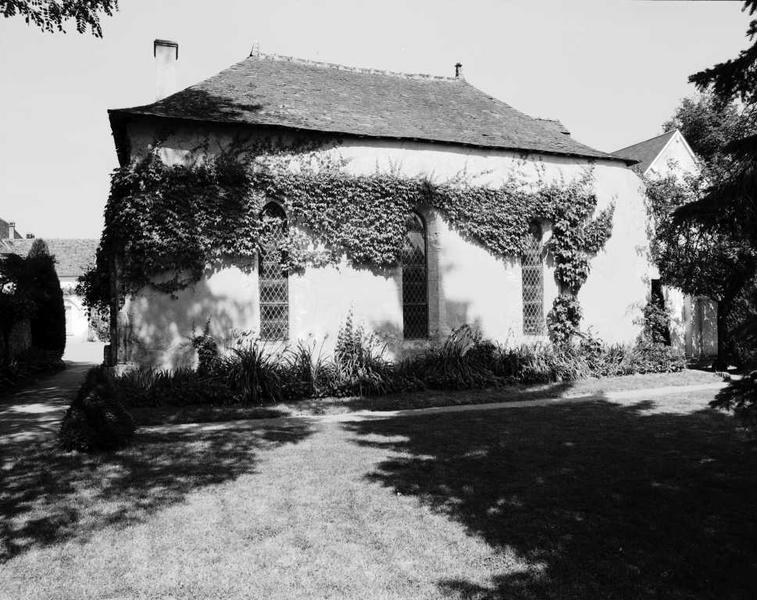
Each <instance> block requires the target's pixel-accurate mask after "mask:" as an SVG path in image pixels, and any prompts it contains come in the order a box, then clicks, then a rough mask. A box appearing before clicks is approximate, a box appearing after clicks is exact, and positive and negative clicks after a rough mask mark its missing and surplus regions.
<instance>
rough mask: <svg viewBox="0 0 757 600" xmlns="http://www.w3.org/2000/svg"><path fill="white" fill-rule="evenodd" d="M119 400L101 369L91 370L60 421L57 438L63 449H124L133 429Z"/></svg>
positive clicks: (106, 375) (118, 394)
mask: <svg viewBox="0 0 757 600" xmlns="http://www.w3.org/2000/svg"><path fill="white" fill-rule="evenodd" d="M119 396H120V390H119V387H118V386H117V385H116V382H115V381H114V379H113V377H112V376H111V375H110V374H109V373H108V372H107V370H106V369H105V368H104V367H95V368H93V369H90V370H89V372H88V373H87V376H86V378H85V380H84V383H83V384H82V386H81V388H79V392H78V393H77V395H76V398H75V399H74V401H73V402H72V403H71V406H70V407H69V408H68V410H67V411H66V414H65V415H64V417H63V422H62V423H61V427H60V431H59V434H58V437H59V441H60V445H61V446H62V447H63V449H64V450H78V451H80V452H97V451H106V452H108V451H113V450H117V449H119V448H122V447H124V446H126V445H127V444H128V443H129V441H130V440H131V438H132V436H133V435H134V431H135V426H134V420H133V419H132V418H131V415H129V413H128V412H127V411H126V410H125V409H124V407H123V405H122V404H121V402H120V400H119Z"/></svg>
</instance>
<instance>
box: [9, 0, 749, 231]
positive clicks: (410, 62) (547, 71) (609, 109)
mask: <svg viewBox="0 0 757 600" xmlns="http://www.w3.org/2000/svg"><path fill="white" fill-rule="evenodd" d="M120 3H121V10H120V11H119V12H118V13H117V14H116V15H115V17H113V18H110V19H108V18H104V19H103V21H102V25H103V34H104V36H103V39H101V40H100V39H96V38H93V37H92V36H91V35H79V34H76V33H68V34H65V35H63V34H45V33H42V32H39V31H38V30H36V29H34V28H32V27H29V26H27V25H26V24H24V22H23V21H22V20H20V19H18V18H16V19H3V18H2V17H0V86H2V88H1V89H2V92H1V93H0V217H2V218H4V219H6V220H9V221H15V222H16V226H17V228H18V230H19V231H20V232H22V233H24V234H25V233H27V232H32V233H34V234H36V235H37V236H38V237H40V236H41V237H99V234H100V230H101V227H102V212H103V209H104V206H105V200H106V198H107V194H108V177H109V173H110V171H111V170H112V169H113V168H114V167H115V166H116V165H117V161H116V155H115V151H114V148H113V142H112V138H111V134H110V126H109V124H108V118H107V113H106V110H107V109H108V108H119V107H126V106H134V105H138V104H145V103H148V102H151V101H152V100H153V99H154V86H155V77H154V67H153V64H152V61H153V56H152V41H153V39H155V38H156V37H157V38H167V39H172V40H176V41H178V42H179V63H178V66H179V71H178V83H179V84H180V87H182V88H183V87H186V86H188V85H191V84H193V83H196V82H198V81H200V80H202V79H204V78H206V77H209V76H210V75H213V74H214V73H216V72H218V71H220V70H221V69H223V68H225V67H227V66H229V65H231V64H232V63H235V62H237V61H239V60H241V59H243V58H244V57H246V56H247V55H248V54H249V51H250V47H251V45H252V43H253V41H256V40H257V41H258V42H259V44H260V49H261V51H263V52H272V53H278V54H285V55H292V56H297V57H300V58H308V59H314V60H324V61H328V62H336V63H342V64H347V65H353V66H360V67H375V68H380V69H390V70H395V71H406V72H412V73H419V72H420V73H432V74H439V75H452V74H454V68H453V65H454V63H455V62H457V61H460V62H462V63H463V70H464V73H465V77H466V79H467V80H468V82H469V83H471V84H473V85H475V86H476V87H479V88H481V89H483V90H485V91H487V92H489V93H490V94H492V95H494V96H495V97H497V98H499V99H501V100H504V101H505V102H507V103H509V104H511V105H512V106H514V107H515V108H518V109H519V110H522V111H524V112H526V113H528V114H530V115H533V116H539V117H547V118H556V119H560V120H561V121H562V122H563V123H565V125H566V126H567V127H568V129H570V131H571V132H572V134H573V137H575V138H576V139H577V140H579V141H581V142H583V143H585V144H588V145H590V146H593V147H595V148H598V149H600V150H606V151H612V150H617V149H618V148H621V147H623V146H627V145H629V144H632V143H635V142H638V141H641V140H643V139H646V138H649V137H651V136H653V135H656V134H657V133H659V132H660V131H661V129H660V126H661V124H662V122H663V121H664V120H666V119H667V118H669V117H670V115H671V114H672V112H673V110H674V109H675V107H676V105H677V104H678V102H679V100H680V99H681V98H682V97H683V96H687V95H692V94H693V93H694V90H693V87H692V86H690V85H689V84H688V83H687V78H688V75H689V74H691V73H693V72H695V71H697V70H700V69H701V68H704V67H708V66H711V65H712V64H714V63H715V62H718V61H722V60H724V59H727V58H731V57H733V56H735V55H736V54H737V52H738V51H739V50H740V49H742V48H745V47H746V46H747V40H746V38H745V32H746V28H747V24H748V21H749V18H748V16H747V15H746V14H745V13H743V12H741V10H740V9H741V6H742V4H743V3H742V2H707V1H702V2H687V1H673V2H669V1H654V0H648V1H643V0H642V1H632V0H539V1H537V0H466V1H465V2H462V1H460V0H456V1H453V0H372V1H371V2H367V1H363V0H334V1H324V0H321V1H318V2H312V1H311V2H306V1H298V0H266V1H262V0H217V1H215V2H208V1H207V0H121V2H120Z"/></svg>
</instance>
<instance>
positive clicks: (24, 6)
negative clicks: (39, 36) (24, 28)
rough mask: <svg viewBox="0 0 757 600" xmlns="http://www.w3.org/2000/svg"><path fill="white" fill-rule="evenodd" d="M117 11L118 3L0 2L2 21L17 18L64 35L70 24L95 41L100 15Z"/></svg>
mask: <svg viewBox="0 0 757 600" xmlns="http://www.w3.org/2000/svg"><path fill="white" fill-rule="evenodd" d="M117 10H118V0H0V13H2V15H3V16H4V17H6V18H8V17H15V16H19V17H21V18H23V19H24V20H25V21H26V23H27V24H28V23H31V24H33V25H36V26H37V27H39V28H40V29H42V30H43V31H49V32H51V33H53V32H56V31H62V32H63V33H65V32H66V30H65V28H64V25H65V24H66V23H67V22H68V21H73V22H74V23H75V25H76V31H78V32H79V33H84V32H86V31H87V29H89V31H90V32H91V33H92V35H94V36H95V37H99V38H101V37H102V36H103V32H102V28H101V27H100V16H101V13H104V14H106V15H108V16H109V17H110V16H112V15H113V13H114V12H115V11H117Z"/></svg>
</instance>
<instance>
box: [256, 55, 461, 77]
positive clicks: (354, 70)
mask: <svg viewBox="0 0 757 600" xmlns="http://www.w3.org/2000/svg"><path fill="white" fill-rule="evenodd" d="M248 58H254V59H258V60H260V59H264V60H279V61H284V62H291V63H295V64H299V65H309V66H313V67H321V68H324V69H336V70H338V71H347V72H349V73H362V74H366V75H388V76H390V77H402V78H403V79H418V80H433V81H465V80H464V79H463V78H462V77H448V76H446V75H430V74H427V73H403V72H401V71H389V70H386V69H372V68H369V67H352V66H349V65H342V64H339V63H332V62H324V61H318V60H312V59H309V58H298V57H296V56H286V55H283V54H273V53H267V52H259V53H256V54H251V55H250V56H249V57H248Z"/></svg>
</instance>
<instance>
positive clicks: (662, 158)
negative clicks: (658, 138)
mask: <svg viewBox="0 0 757 600" xmlns="http://www.w3.org/2000/svg"><path fill="white" fill-rule="evenodd" d="M668 173H674V174H676V175H679V176H682V175H684V174H686V173H687V174H689V175H696V174H698V173H699V165H698V164H697V162H696V159H695V158H694V154H693V153H692V151H691V148H690V147H689V145H688V143H687V142H686V140H685V139H684V137H683V135H681V132H680V131H676V133H675V135H673V137H671V138H670V141H668V143H667V145H666V146H665V147H664V148H663V149H662V150H661V151H660V153H659V154H658V155H657V157H656V158H655V159H654V160H653V161H652V162H651V164H650V165H649V167H647V170H646V173H645V175H646V176H648V177H655V176H665V175H667V174H668Z"/></svg>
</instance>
